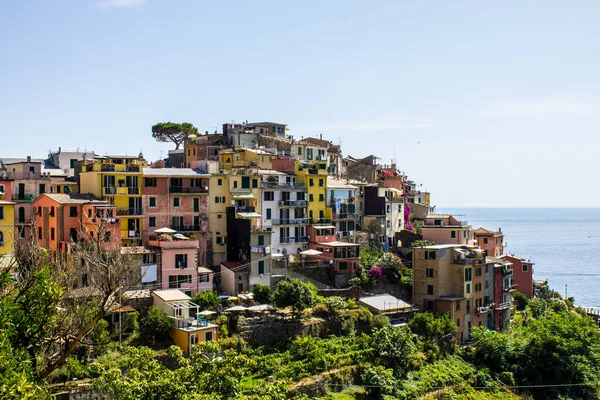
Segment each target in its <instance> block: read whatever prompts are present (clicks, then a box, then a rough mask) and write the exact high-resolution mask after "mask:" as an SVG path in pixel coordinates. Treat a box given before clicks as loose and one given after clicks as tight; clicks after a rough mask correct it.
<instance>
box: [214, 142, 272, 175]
mask: <svg viewBox="0 0 600 400" xmlns="http://www.w3.org/2000/svg"><path fill="white" fill-rule="evenodd" d="M276 157H277V155H276V154H273V153H269V152H267V151H264V150H262V149H251V148H248V147H234V148H233V149H222V150H221V153H220V155H219V166H220V168H221V169H224V170H231V169H233V168H260V169H271V168H272V165H271V160H272V159H274V158H276Z"/></svg>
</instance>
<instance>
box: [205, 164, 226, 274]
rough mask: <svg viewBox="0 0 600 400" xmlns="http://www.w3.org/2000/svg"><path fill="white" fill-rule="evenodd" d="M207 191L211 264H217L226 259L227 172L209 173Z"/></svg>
mask: <svg viewBox="0 0 600 400" xmlns="http://www.w3.org/2000/svg"><path fill="white" fill-rule="evenodd" d="M208 193H209V204H208V210H209V213H208V229H209V231H210V233H211V237H212V254H213V257H212V265H213V266H217V265H220V264H221V263H222V262H225V261H227V216H226V215H225V212H226V208H227V207H228V206H230V205H231V192H230V191H229V174H228V173H222V174H213V175H211V177H210V179H209V184H208ZM209 262H210V261H209Z"/></svg>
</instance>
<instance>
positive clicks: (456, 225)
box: [420, 214, 474, 246]
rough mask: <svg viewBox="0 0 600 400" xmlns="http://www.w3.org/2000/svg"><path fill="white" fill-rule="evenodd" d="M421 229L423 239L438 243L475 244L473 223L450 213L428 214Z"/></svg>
mask: <svg viewBox="0 0 600 400" xmlns="http://www.w3.org/2000/svg"><path fill="white" fill-rule="evenodd" d="M420 231H421V235H423V240H429V241H430V242H434V243H436V244H440V245H441V244H459V245H466V246H473V245H474V240H473V231H472V230H471V225H469V224H467V222H466V221H460V220H459V219H457V218H455V217H453V216H452V215H450V214H428V215H427V217H425V220H424V221H423V226H422V227H421V228H420Z"/></svg>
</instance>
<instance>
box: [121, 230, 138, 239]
mask: <svg viewBox="0 0 600 400" xmlns="http://www.w3.org/2000/svg"><path fill="white" fill-rule="evenodd" d="M141 237H142V232H141V231H139V230H133V229H132V230H130V231H129V230H128V231H121V238H122V239H141Z"/></svg>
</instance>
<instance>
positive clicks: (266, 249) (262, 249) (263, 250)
mask: <svg viewBox="0 0 600 400" xmlns="http://www.w3.org/2000/svg"><path fill="white" fill-rule="evenodd" d="M251 251H252V253H259V254H262V255H263V256H266V255H267V254H270V253H271V246H264V245H261V246H251Z"/></svg>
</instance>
